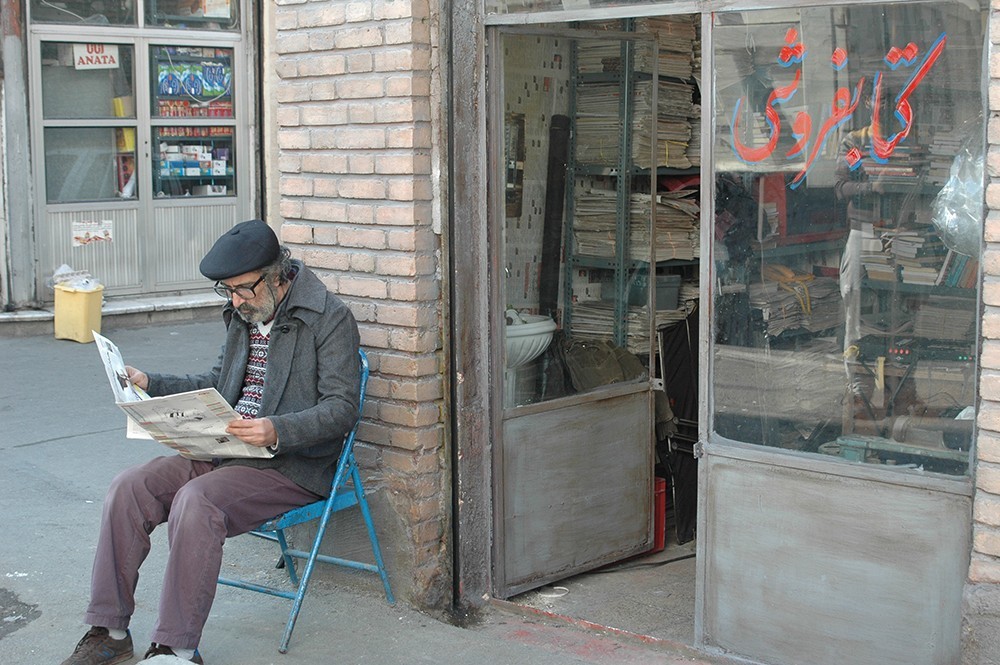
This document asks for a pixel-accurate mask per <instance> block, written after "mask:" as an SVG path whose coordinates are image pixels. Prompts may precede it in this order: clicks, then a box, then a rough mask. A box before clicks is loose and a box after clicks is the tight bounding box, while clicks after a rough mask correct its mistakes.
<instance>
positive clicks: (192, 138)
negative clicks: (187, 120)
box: [151, 126, 236, 197]
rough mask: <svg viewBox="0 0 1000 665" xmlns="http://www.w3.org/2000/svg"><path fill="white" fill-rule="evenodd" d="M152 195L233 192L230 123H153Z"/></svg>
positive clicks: (228, 193)
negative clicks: (154, 125) (179, 124)
mask: <svg viewBox="0 0 1000 665" xmlns="http://www.w3.org/2000/svg"><path fill="white" fill-rule="evenodd" d="M153 142H154V144H155V145H156V146H157V150H156V152H155V153H154V155H153V164H152V166H151V168H152V173H153V196H156V197H164V196H236V154H235V152H234V150H233V128H232V127H204V126H199V127H156V128H154V130H153Z"/></svg>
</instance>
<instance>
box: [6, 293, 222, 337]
mask: <svg viewBox="0 0 1000 665" xmlns="http://www.w3.org/2000/svg"><path fill="white" fill-rule="evenodd" d="M223 303H224V301H223V300H222V298H220V297H219V296H217V295H216V294H215V293H213V292H211V291H207V292H202V293H185V294H180V295H166V296H116V297H111V298H105V299H104V302H103V303H102V305H101V330H102V331H104V330H114V329H115V328H138V327H142V326H148V325H155V324H157V323H168V322H178V321H207V320H212V319H213V318H218V317H219V313H220V311H221V309H222V305H223ZM54 322H55V308H54V306H53V305H49V306H47V307H45V308H42V309H22V310H16V311H13V312H0V337H30V336H33V335H53V334H55V328H54V326H55V324H54Z"/></svg>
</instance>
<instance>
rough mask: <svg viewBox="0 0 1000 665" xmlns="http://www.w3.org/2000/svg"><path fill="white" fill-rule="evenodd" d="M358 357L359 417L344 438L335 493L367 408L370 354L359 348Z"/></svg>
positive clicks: (336, 476)
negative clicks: (359, 372) (359, 379)
mask: <svg viewBox="0 0 1000 665" xmlns="http://www.w3.org/2000/svg"><path fill="white" fill-rule="evenodd" d="M358 358H359V359H360V361H361V386H360V387H361V390H360V391H359V396H358V419H357V420H356V421H355V422H354V427H352V428H351V431H350V432H348V433H347V436H346V437H345V438H344V447H343V449H342V450H341V451H340V459H339V460H338V461H337V471H336V473H335V474H334V476H333V492H334V493H336V491H337V487H338V485H340V484H341V479H342V478H343V475H344V469H345V468H346V467H347V463H348V460H350V459H351V456H352V455H353V454H354V436H355V435H356V434H357V432H358V426H359V425H360V424H361V418H362V416H363V415H364V410H365V390H366V389H367V388H368V356H367V355H366V354H365V350H364V349H358Z"/></svg>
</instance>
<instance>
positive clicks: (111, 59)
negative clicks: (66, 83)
mask: <svg viewBox="0 0 1000 665" xmlns="http://www.w3.org/2000/svg"><path fill="white" fill-rule="evenodd" d="M73 67H74V68H75V69H118V45H117V44H73Z"/></svg>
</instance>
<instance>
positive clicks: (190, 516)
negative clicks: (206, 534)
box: [167, 479, 225, 530]
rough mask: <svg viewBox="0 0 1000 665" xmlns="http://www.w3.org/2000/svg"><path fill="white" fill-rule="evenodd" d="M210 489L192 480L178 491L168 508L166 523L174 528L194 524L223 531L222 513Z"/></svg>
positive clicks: (204, 484) (202, 483)
mask: <svg viewBox="0 0 1000 665" xmlns="http://www.w3.org/2000/svg"><path fill="white" fill-rule="evenodd" d="M210 490H211V487H210V486H209V485H206V483H204V482H198V481H197V479H196V480H193V481H191V482H189V483H187V484H186V485H184V486H183V487H181V488H180V489H179V490H177V495H176V496H175V497H174V502H173V505H171V507H170V515H169V516H168V517H167V519H168V521H169V522H170V523H171V524H173V525H175V526H183V525H185V524H194V525H196V526H211V527H212V528H213V530H215V529H219V528H221V529H223V530H224V529H225V524H224V519H223V514H222V511H221V510H220V509H219V507H218V506H217V505H216V502H215V500H214V499H213V497H212V493H211V491H210Z"/></svg>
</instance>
